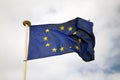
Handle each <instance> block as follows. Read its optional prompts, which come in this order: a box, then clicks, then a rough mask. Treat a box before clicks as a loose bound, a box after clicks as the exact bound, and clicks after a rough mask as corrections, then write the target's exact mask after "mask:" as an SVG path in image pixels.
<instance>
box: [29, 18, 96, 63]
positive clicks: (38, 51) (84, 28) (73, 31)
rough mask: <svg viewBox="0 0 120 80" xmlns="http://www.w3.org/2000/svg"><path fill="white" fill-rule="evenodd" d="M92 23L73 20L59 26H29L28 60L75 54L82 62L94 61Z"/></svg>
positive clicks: (79, 19) (77, 19) (78, 19)
mask: <svg viewBox="0 0 120 80" xmlns="http://www.w3.org/2000/svg"><path fill="white" fill-rule="evenodd" d="M94 46H95V37H94V34H93V23H92V22H89V21H87V20H84V19H81V18H78V17H77V18H75V19H73V20H70V21H68V22H65V23H61V24H45V25H32V26H30V38H29V47H28V57H27V59H28V60H32V59H37V58H45V57H50V56H56V55H62V54H66V53H70V52H76V53H78V55H79V56H80V57H81V58H82V59H83V60H84V61H91V60H94Z"/></svg>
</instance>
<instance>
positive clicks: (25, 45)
mask: <svg viewBox="0 0 120 80" xmlns="http://www.w3.org/2000/svg"><path fill="white" fill-rule="evenodd" d="M23 25H24V26H25V28H26V29H25V43H24V60H23V80H26V71H27V55H28V32H29V31H28V30H29V27H30V25H31V22H30V21H28V20H25V21H23Z"/></svg>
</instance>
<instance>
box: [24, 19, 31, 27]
mask: <svg viewBox="0 0 120 80" xmlns="http://www.w3.org/2000/svg"><path fill="white" fill-rule="evenodd" d="M23 25H24V26H31V22H30V21H28V20H25V21H23Z"/></svg>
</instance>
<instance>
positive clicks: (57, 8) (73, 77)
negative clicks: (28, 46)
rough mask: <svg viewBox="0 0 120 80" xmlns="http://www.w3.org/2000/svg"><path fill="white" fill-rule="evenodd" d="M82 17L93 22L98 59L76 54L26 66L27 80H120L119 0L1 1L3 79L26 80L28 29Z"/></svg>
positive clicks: (0, 62)
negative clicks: (26, 24) (26, 23)
mask: <svg viewBox="0 0 120 80" xmlns="http://www.w3.org/2000/svg"><path fill="white" fill-rule="evenodd" d="M76 17H81V18H84V19H86V20H90V21H92V22H93V23H94V33H95V36H96V46H95V60H94V61H92V62H87V63H86V62H84V61H83V60H82V59H81V58H80V57H79V56H78V55H77V54H76V53H71V54H66V55H62V56H56V57H50V58H44V59H36V60H31V61H28V63H27V80H119V79H120V0H0V80H22V79H23V56H24V39H25V38H24V37H25V27H24V26H23V25H22V22H23V20H25V19H28V20H30V21H31V23H32V24H33V25H37V24H46V23H61V22H66V21H68V20H70V19H74V18H76Z"/></svg>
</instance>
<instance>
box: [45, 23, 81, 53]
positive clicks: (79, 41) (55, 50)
mask: <svg viewBox="0 0 120 80" xmlns="http://www.w3.org/2000/svg"><path fill="white" fill-rule="evenodd" d="M59 29H60V30H61V31H63V30H65V26H63V25H61V26H60V27H59ZM72 30H73V27H72V26H69V27H68V31H72ZM49 32H50V30H49V29H45V33H49ZM72 34H73V35H76V34H77V31H74V32H73V33H72ZM43 40H44V41H47V40H48V37H47V36H44V37H43ZM77 42H78V43H81V39H80V38H79V39H78V40H77ZM45 46H46V47H50V46H51V44H50V43H48V42H47V43H46V44H45ZM69 48H75V49H76V50H80V48H79V46H77V45H76V46H74V47H73V46H69ZM51 50H52V52H57V50H59V51H60V52H64V50H65V48H64V47H63V46H62V47H60V48H59V49H57V48H56V47H53V48H52V49H51Z"/></svg>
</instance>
